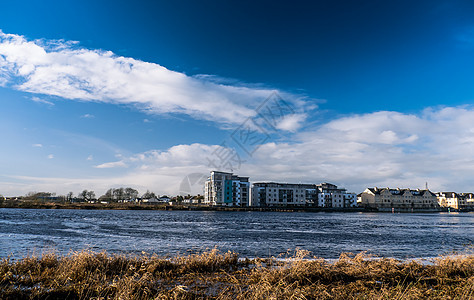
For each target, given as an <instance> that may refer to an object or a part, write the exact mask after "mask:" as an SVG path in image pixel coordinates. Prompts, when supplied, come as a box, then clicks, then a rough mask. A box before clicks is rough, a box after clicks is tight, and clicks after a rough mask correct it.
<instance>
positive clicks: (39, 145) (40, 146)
mask: <svg viewBox="0 0 474 300" xmlns="http://www.w3.org/2000/svg"><path fill="white" fill-rule="evenodd" d="M32 146H33V147H36V148H42V147H43V144H33V145H32Z"/></svg>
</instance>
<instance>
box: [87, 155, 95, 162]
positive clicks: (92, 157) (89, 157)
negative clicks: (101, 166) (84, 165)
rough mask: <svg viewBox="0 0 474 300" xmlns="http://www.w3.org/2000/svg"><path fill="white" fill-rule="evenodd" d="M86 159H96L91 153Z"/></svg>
mask: <svg viewBox="0 0 474 300" xmlns="http://www.w3.org/2000/svg"><path fill="white" fill-rule="evenodd" d="M86 160H88V161H91V160H94V156H92V155H89V156H88V157H87V158H86Z"/></svg>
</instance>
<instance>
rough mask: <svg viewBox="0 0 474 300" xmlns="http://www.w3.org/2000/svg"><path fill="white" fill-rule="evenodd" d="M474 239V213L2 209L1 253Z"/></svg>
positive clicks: (392, 246)
mask: <svg viewBox="0 0 474 300" xmlns="http://www.w3.org/2000/svg"><path fill="white" fill-rule="evenodd" d="M473 240H474V214H472V213H464V214H462V213H461V214H388V213H380V214H377V213H286V212H197V211H118V210H116V211H113V210H112V211H104V210H100V211H97V210H95V211H94V210H30V209H0V257H6V256H8V255H10V254H13V256H14V257H21V256H23V255H25V254H28V253H30V254H31V253H33V252H35V253H41V252H42V251H44V250H48V249H55V250H58V251H59V252H61V253H63V254H66V253H68V252H69V251H70V250H81V249H85V248H88V249H92V250H95V251H99V250H107V251H109V252H131V253H141V252H142V251H145V252H148V253H157V254H162V255H165V254H170V255H174V254H176V253H186V252H187V251H190V250H191V251H202V250H205V249H206V248H213V247H215V246H217V247H218V248H219V249H221V250H223V251H226V250H232V251H236V252H238V253H240V254H241V255H242V256H247V257H254V256H262V257H265V256H268V255H278V254H280V253H285V252H286V251H287V250H288V249H295V248H296V247H299V248H303V249H306V250H309V251H311V252H312V253H313V255H316V256H319V257H323V258H337V257H338V256H339V254H340V253H341V252H360V251H368V252H369V253H372V254H375V255H378V256H386V257H396V258H409V257H433V256H438V255H440V254H448V253H451V252H453V251H464V250H465V249H466V248H467V247H469V245H472V244H473Z"/></svg>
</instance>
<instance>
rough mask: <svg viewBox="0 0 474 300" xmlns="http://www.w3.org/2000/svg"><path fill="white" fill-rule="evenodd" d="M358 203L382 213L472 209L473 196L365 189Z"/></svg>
mask: <svg viewBox="0 0 474 300" xmlns="http://www.w3.org/2000/svg"><path fill="white" fill-rule="evenodd" d="M358 202H359V206H361V207H369V208H377V209H378V210H382V211H384V210H385V211H388V210H410V209H416V210H433V209H439V208H453V209H456V210H473V209H474V195H473V194H472V193H454V192H439V193H433V192H431V191H430V190H428V189H425V190H419V189H417V190H412V189H399V188H397V189H390V188H377V187H375V188H367V189H366V190H365V191H364V192H363V193H361V194H360V195H359V196H358Z"/></svg>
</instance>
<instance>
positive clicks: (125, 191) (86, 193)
mask: <svg viewBox="0 0 474 300" xmlns="http://www.w3.org/2000/svg"><path fill="white" fill-rule="evenodd" d="M21 198H22V199H23V200H45V201H46V200H57V201H64V202H74V201H95V200H97V201H107V202H119V201H123V200H135V199H139V198H140V199H153V198H158V196H157V195H156V194H155V193H154V192H150V191H148V190H147V191H146V192H145V193H144V194H142V195H140V193H139V192H138V190H136V189H134V188H131V187H119V188H110V189H108V190H107V191H106V192H105V194H103V195H101V196H99V197H97V196H96V193H95V192H94V191H92V190H83V191H81V192H79V193H78V194H77V195H74V193H73V192H69V193H67V194H66V195H56V193H50V192H29V193H27V194H26V195H25V196H23V197H21Z"/></svg>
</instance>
